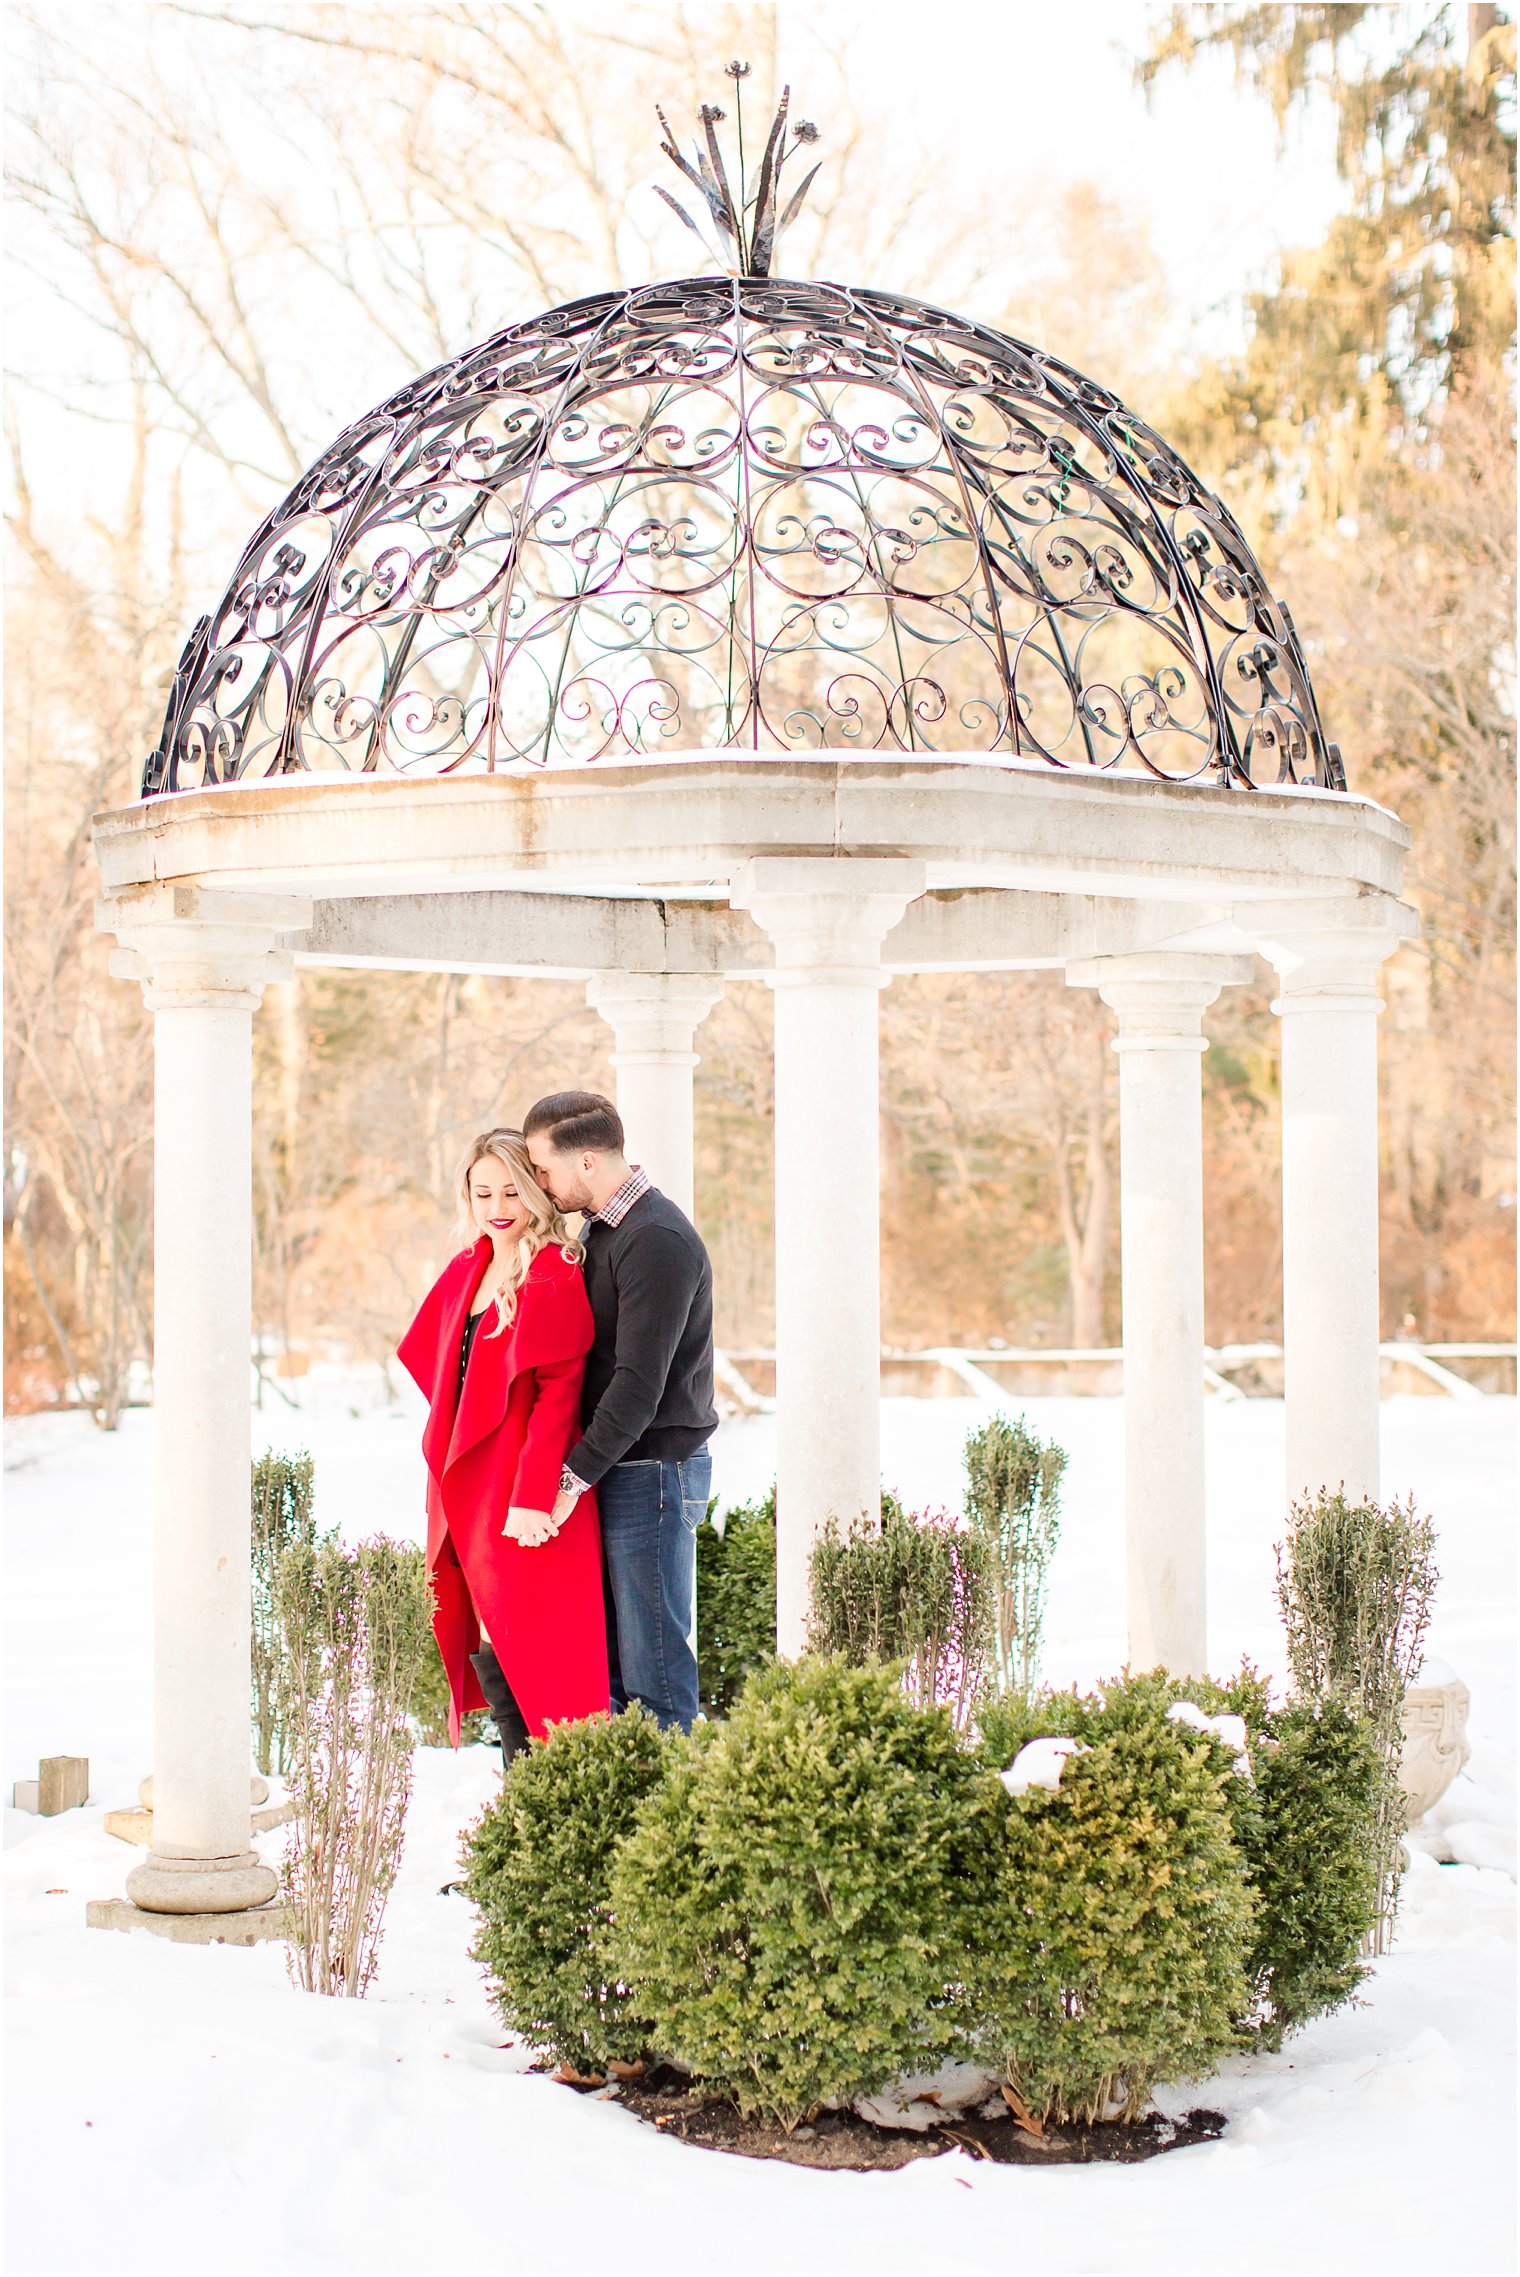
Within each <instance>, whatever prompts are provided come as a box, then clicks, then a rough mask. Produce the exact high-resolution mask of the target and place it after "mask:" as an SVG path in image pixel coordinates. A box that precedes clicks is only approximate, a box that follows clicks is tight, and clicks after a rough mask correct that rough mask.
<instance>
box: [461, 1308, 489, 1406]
mask: <svg viewBox="0 0 1520 2277" xmlns="http://www.w3.org/2000/svg"><path fill="white" fill-rule="evenodd" d="M493 1309H494V1308H493V1307H491V1306H487V1308H486V1310H487V1311H491V1310H493ZM485 1317H486V1316H485V1313H484V1312H467V1313H466V1314H465V1316H464V1335H463V1336H462V1337H461V1339H460V1343H459V1389H460V1391H461V1392H462V1391H463V1390H464V1372H465V1369H466V1368H467V1367H468V1366H469V1364H470V1352H471V1349H472V1347H473V1345H474V1342H475V1331H476V1330H477V1329H478V1328H479V1326H480V1324H481V1322H482V1321H483V1320H484V1319H485Z"/></svg>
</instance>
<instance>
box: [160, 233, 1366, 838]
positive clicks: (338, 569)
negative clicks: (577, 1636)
mask: <svg viewBox="0 0 1520 2277" xmlns="http://www.w3.org/2000/svg"><path fill="white" fill-rule="evenodd" d="M693 749H713V750H735V751H751V752H765V751H771V752H776V753H782V752H785V753H792V754H799V755H801V754H806V753H808V752H810V751H813V752H819V753H838V754H839V755H840V756H847V755H850V754H852V753H856V754H863V753H865V752H874V753H877V754H879V755H884V756H885V755H894V754H901V755H904V756H915V757H928V756H935V755H942V756H953V757H956V758H961V759H964V758H967V757H972V756H981V757H986V758H990V759H998V758H1004V759H1007V758H1013V759H1021V758H1022V759H1031V758H1032V759H1039V760H1044V761H1047V762H1049V763H1050V764H1052V765H1054V766H1057V767H1063V768H1071V767H1077V768H1083V769H1098V770H1101V771H1111V770H1115V769H1117V770H1121V771H1130V770H1134V771H1139V772H1142V773H1145V774H1148V775H1151V776H1156V777H1161V778H1163V779H1167V780H1171V781H1177V780H1192V779H1204V780H1207V781H1212V782H1215V783H1223V784H1226V785H1238V786H1249V785H1252V784H1253V783H1261V782H1276V783H1287V784H1300V783H1307V784H1314V785H1317V786H1319V787H1320V788H1322V789H1344V787H1345V776H1344V773H1343V770H1342V767H1341V763H1340V755H1339V752H1338V750H1337V749H1336V747H1335V746H1334V745H1333V744H1330V743H1328V742H1327V740H1326V737H1325V734H1324V731H1323V728H1322V725H1321V721H1320V716H1319V711H1318V706H1317V704H1316V701H1315V697H1314V691H1313V688H1312V685H1311V682H1310V679H1309V674H1308V670H1307V667H1306V665H1305V661H1304V656H1303V651H1302V648H1301V645H1300V643H1299V640H1298V636H1297V634H1296V631H1295V629H1294V626H1293V622H1292V619H1291V616H1290V614H1289V612H1288V610H1287V608H1286V607H1285V606H1284V605H1283V603H1281V602H1280V601H1279V600H1277V599H1276V598H1274V596H1273V595H1272V594H1271V592H1270V591H1269V589H1268V587H1267V583H1266V580H1265V578H1264V576H1263V574H1262V571H1261V569H1260V566H1259V564H1258V563H1257V561H1256V558H1255V556H1254V554H1253V552H1252V550H1251V548H1250V546H1249V544H1248V543H1247V541H1246V539H1245V537H1244V535H1243V533H1242V532H1241V530H1240V528H1239V526H1238V524H1237V523H1236V522H1235V520H1234V518H1233V517H1232V516H1231V515H1230V513H1229V511H1228V509H1227V508H1226V507H1225V506H1224V505H1223V504H1222V503H1221V502H1220V500H1219V499H1218V498H1217V497H1215V496H1214V495H1213V494H1212V493H1210V492H1209V491H1208V490H1207V489H1206V488H1205V486H1204V485H1203V484H1202V483H1201V481H1200V480H1199V479H1198V477H1197V476H1196V475H1195V474H1194V473H1193V472H1192V470H1191V469H1190V468H1189V467H1188V466H1187V465H1186V464H1185V462H1184V461H1183V460H1182V459H1181V458H1180V457H1179V456H1178V454H1177V453H1176V452H1175V451H1173V450H1172V449H1171V448H1170V447H1169V446H1168V445H1167V444H1166V443H1165V442H1164V441H1163V439H1162V438H1161V437H1159V436H1158V435H1157V434H1156V433H1155V432H1154V430H1153V429H1152V428H1151V427H1149V426H1148V425H1147V424H1146V423H1145V422H1144V421H1143V420H1142V419H1140V418H1139V417H1138V416H1137V415H1136V414H1135V413H1133V412H1132V411H1130V410H1129V409H1127V408H1126V406H1125V405H1124V404H1123V403H1122V402H1121V401H1120V400H1119V398H1118V397H1117V396H1115V395H1114V394H1113V393H1112V392H1111V391H1110V390H1108V389H1106V388H1104V387H1102V386H1100V385H1099V384H1098V383H1097V382H1096V381H1093V380H1091V379H1088V378H1085V377H1084V376H1083V375H1082V374H1080V373H1078V372H1075V371H1073V370H1072V369H1071V368H1070V367H1069V366H1067V365H1065V364H1063V363H1061V362H1059V361H1058V360H1057V359H1055V358H1053V357H1051V356H1048V355H1046V354H1044V353H1043V352H1042V351H1040V350H1039V349H1038V348H1035V347H1032V346H1030V345H1028V344H1027V343H1025V342H1022V341H1018V340H1015V339H1012V338H1010V337H1008V336H1006V335H1004V334H1002V333H999V332H997V331H994V330H992V329H991V328H990V327H988V326H985V325H982V324H978V323H975V322H973V321H970V320H967V319H964V318H961V317H958V316H954V315H951V314H949V313H947V312H946V311H944V310H941V309H937V308H934V307H931V306H930V305H928V304H927V303H924V302H921V301H916V300H911V299H908V298H906V297H903V296H901V295H894V294H889V293H883V292H880V291H873V290H866V289H861V288H846V287H843V286H837V285H829V284H813V283H797V282H790V281H786V280H774V279H770V278H757V277H753V276H738V277H731V278H723V277H696V278H688V279H684V280H680V281H677V282H674V283H669V284H663V285H656V286H653V287H647V288H641V289H635V290H629V291H617V292H609V293H604V294H599V295H596V296H593V297H591V298H589V299H585V300H580V301H576V302H572V303H569V304H567V305H566V306H564V307H561V308H557V309H553V310H550V311H549V312H547V313H546V314H545V315H542V316H539V317H536V318H534V319H533V320H532V321H530V322H528V323H524V324H520V325H516V326H513V327H510V328H509V329H507V330H506V331H503V332H501V333H499V334H497V335H495V336H494V337H493V338H491V339H490V340H487V341H486V342H484V343H482V344H481V345H479V346H477V347H474V348H471V349H470V350H468V351H466V352H465V353H464V354H462V355H460V356H458V357H456V358H454V359H452V360H451V361H450V362H448V363H446V364H442V365H440V366H438V367H436V368H435V369H434V370H433V371H431V372H428V373H425V374H423V375H421V376H420V377H419V378H417V379H415V380H413V381H411V382H410V383H409V384H408V385H407V386H406V387H404V388H402V389H401V390H399V391H398V392H397V393H396V394H395V395H393V396H391V397H390V398H388V399H387V401H386V402H384V403H383V404H381V405H380V406H379V407H378V408H377V409H376V410H374V411H372V412H370V413H369V414H367V415H366V416H365V417H364V418H362V419H360V420H358V421H356V422H355V423H354V424H353V425H352V426H350V427H349V428H347V429H345V431H344V432H343V433H342V434H341V435H340V436H339V437H338V438H337V440H336V441H335V442H334V443H333V444H332V445H331V446H330V448H329V449H328V450H326V451H325V452H323V454H322V455H321V457H320V458H319V459H318V460H317V461H316V462H315V464H314V465H313V466H312V467H311V468H310V470H309V471H308V472H307V473H306V474H305V475H304V476H303V477H302V479H301V480H300V482H298V483H297V484H296V485H295V487H294V489H293V490H292V491H291V492H290V493H289V495H288V496H287V497H286V498H284V499H283V500H282V501H281V502H280V503H279V505H278V506H277V507H275V509H274V510H273V511H272V512H271V513H270V514H269V515H268V516H267V517H266V519H265V521H264V522H263V523H262V524H261V526H260V527H259V529H258V530H257V531H256V532H255V534H254V536H253V538H252V539H251V540H250V542H249V544H248V545H247V547H246V548H245V549H244V552H243V556H242V559H241V560H240V562H239V564H238V567H237V570H236V572H235V574H234V576H233V578H232V581H231V583H230V585H229V587H228V590H227V592H226V594H225V596H224V598H223V600H222V601H221V602H220V604H219V605H218V607H217V608H216V610H215V611H213V612H212V614H211V615H209V616H207V617H204V618H202V619H201V621H200V622H199V623H198V624H197V625H196V626H195V628H194V630H193V632H192V633H191V636H190V639H189V641H188V642H187V644H186V647H185V650H184V653H183V655H182V657H181V659H180V663H179V667H178V670H177V672H176V674H175V679H174V684H173V690H172V693H171V697H170V701H169V705H168V709H167V713H166V717H165V721H164V729H163V734H162V737H161V740H160V743H159V746H158V748H157V749H156V751H155V752H154V753H153V754H152V756H151V758H150V759H149V761H148V762H147V766H146V768H145V771H144V777H143V784H142V794H143V796H144V797H151V796H154V795H156V794H158V793H160V792H166V791H175V790H183V789H190V788H196V787H200V786H202V785H210V784H215V783H221V782H229V781H233V780H236V779H240V778H249V777H252V778H269V777H276V776H284V775H288V774H292V773H311V772H315V773H327V772H336V773H345V772H347V773H355V774H373V773H376V772H379V773H402V774H411V773H420V774H450V773H455V772H458V771H460V770H465V771H468V772H477V771H485V772H488V773H494V772H498V771H502V770H505V769H514V770H517V769H521V768H522V767H524V766H534V767H542V766H544V765H546V764H556V763H570V764H576V763H585V762H591V761H595V760H598V759H616V760H620V761H623V762H627V761H629V760H637V759H638V758H640V757H654V756H658V755H660V754H661V753H663V752H667V751H674V750H682V751H688V752H689V751H691V750H693Z"/></svg>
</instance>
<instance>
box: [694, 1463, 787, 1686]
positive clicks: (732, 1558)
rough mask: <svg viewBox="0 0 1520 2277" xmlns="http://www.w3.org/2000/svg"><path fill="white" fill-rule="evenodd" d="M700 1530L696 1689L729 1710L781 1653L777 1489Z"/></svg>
mask: <svg viewBox="0 0 1520 2277" xmlns="http://www.w3.org/2000/svg"><path fill="white" fill-rule="evenodd" d="M716 1509H717V1504H716V1502H713V1503H711V1504H709V1506H708V1512H707V1521H706V1523H705V1525H702V1526H699V1527H698V1528H697V1688H698V1696H699V1698H700V1700H701V1703H702V1707H703V1709H704V1711H705V1712H706V1713H707V1714H708V1715H710V1716H726V1715H727V1714H728V1711H729V1709H730V1708H731V1707H732V1706H733V1704H734V1701H735V1700H736V1699H737V1698H738V1695H739V1689H740V1687H741V1685H742V1684H743V1683H744V1680H745V1678H746V1677H747V1676H749V1675H750V1674H751V1672H752V1671H753V1670H754V1669H757V1668H764V1667H765V1666H766V1665H767V1664H768V1663H769V1662H771V1661H773V1660H774V1659H775V1657H776V1489H775V1488H774V1487H772V1488H771V1490H770V1492H769V1493H768V1494H767V1495H766V1496H765V1497H764V1498H763V1499H762V1500H761V1501H759V1502H744V1503H740V1504H739V1505H738V1506H737V1507H736V1508H735V1509H732V1510H730V1511H728V1512H727V1514H726V1515H725V1517H724V1521H723V1529H722V1531H721V1533H720V1532H719V1530H718V1528H717V1527H716V1526H715V1525H714V1524H713V1513H714V1511H715V1510H716Z"/></svg>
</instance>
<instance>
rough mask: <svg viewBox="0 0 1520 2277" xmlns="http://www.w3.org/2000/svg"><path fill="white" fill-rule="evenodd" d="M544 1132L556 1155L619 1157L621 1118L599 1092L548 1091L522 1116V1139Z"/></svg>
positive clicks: (623, 1141)
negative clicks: (612, 1155) (543, 1097)
mask: <svg viewBox="0 0 1520 2277" xmlns="http://www.w3.org/2000/svg"><path fill="white" fill-rule="evenodd" d="M540 1131H546V1132H547V1133H548V1137H549V1144H550V1145H551V1146H552V1147H553V1149H554V1151H555V1153H556V1154H588V1153H589V1154H621V1153H622V1151H623V1148H624V1146H625V1144H626V1143H627V1142H626V1141H625V1139H624V1136H623V1118H622V1116H621V1115H620V1114H619V1113H618V1111H617V1109H616V1107H614V1106H613V1104H612V1101H611V1100H610V1099H604V1098H603V1097H602V1095H601V1093H600V1091H551V1092H550V1094H549V1096H548V1098H547V1099H535V1100H534V1102H533V1104H532V1106H531V1107H530V1108H529V1109H528V1112H527V1113H526V1115H524V1117H523V1137H524V1138H525V1139H530V1138H534V1137H536V1136H537V1134H538V1133H539V1132H540Z"/></svg>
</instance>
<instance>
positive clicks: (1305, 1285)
mask: <svg viewBox="0 0 1520 2277" xmlns="http://www.w3.org/2000/svg"><path fill="white" fill-rule="evenodd" d="M1245 914H1246V913H1245V912H1243V911H1237V912H1236V922H1237V923H1240V922H1243V920H1244V917H1245ZM1251 916H1252V920H1253V927H1254V929H1255V930H1256V931H1257V933H1258V940H1259V945H1260V948H1261V952H1262V954H1263V956H1265V957H1267V958H1269V959H1270V960H1271V962H1272V963H1273V964H1274V965H1275V966H1276V968H1277V972H1278V976H1279V980H1280V983H1281V994H1280V995H1279V996H1278V997H1277V999H1276V1001H1275V1002H1274V1004H1273V1006H1272V1009H1273V1011H1274V1012H1275V1013H1276V1014H1277V1015H1278V1018H1279V1020H1280V1021H1281V1023H1282V1171H1283V1394H1284V1402H1285V1406H1286V1411H1287V1414H1286V1446H1287V1491H1288V1499H1289V1500H1290V1501H1292V1500H1293V1499H1294V1498H1296V1497H1297V1496H1300V1495H1305V1494H1315V1493H1317V1492H1318V1491H1319V1489H1320V1488H1321V1487H1331V1488H1334V1487H1338V1486H1342V1485H1343V1486H1344V1487H1345V1489H1346V1491H1347V1493H1348V1494H1352V1495H1358V1496H1361V1495H1365V1496H1367V1497H1369V1498H1371V1499H1373V1500H1375V1499H1376V1497H1377V1494H1378V1342H1379V1329H1380V1323H1379V1318H1378V1090H1377V1016H1378V1014H1379V1013H1380V1012H1381V1011H1382V1009H1383V1001H1382V998H1381V997H1380V996H1379V994H1378V976H1379V973H1380V970H1381V967H1382V965H1383V962H1384V959H1385V958H1387V957H1388V956H1390V955H1391V954H1392V953H1393V951H1394V950H1395V949H1396V948H1397V947H1398V945H1399V942H1400V941H1401V940H1404V939H1407V938H1408V937H1409V936H1410V935H1411V934H1413V933H1414V932H1416V931H1417V930H1418V920H1417V919H1416V917H1415V915H1414V912H1413V911H1412V910H1410V909H1407V908H1406V907H1405V906H1404V904H1403V903H1402V902H1396V901H1393V900H1391V899H1390V898H1388V897H1386V896H1383V895H1380V894H1367V895H1361V896H1359V897H1357V898H1356V899H1355V900H1352V899H1349V898H1348V899H1346V900H1344V901H1318V902H1315V901H1305V902H1299V903H1288V904H1279V905H1278V906H1277V907H1275V908H1272V909H1267V910H1263V909H1261V908H1259V907H1258V908H1257V909H1255V910H1254V911H1253V912H1252V913H1251Z"/></svg>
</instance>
